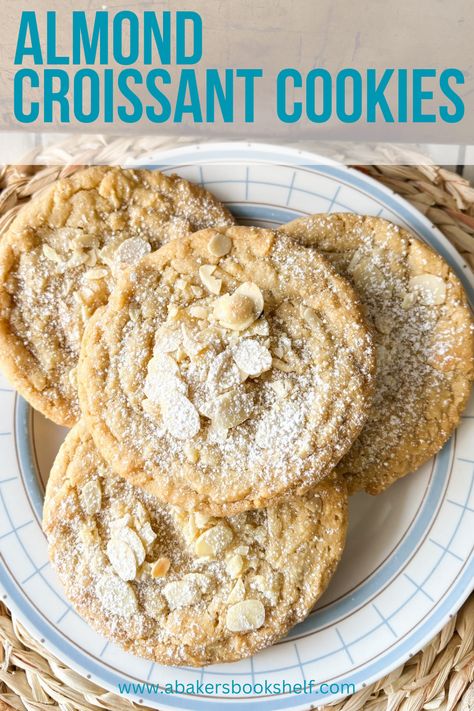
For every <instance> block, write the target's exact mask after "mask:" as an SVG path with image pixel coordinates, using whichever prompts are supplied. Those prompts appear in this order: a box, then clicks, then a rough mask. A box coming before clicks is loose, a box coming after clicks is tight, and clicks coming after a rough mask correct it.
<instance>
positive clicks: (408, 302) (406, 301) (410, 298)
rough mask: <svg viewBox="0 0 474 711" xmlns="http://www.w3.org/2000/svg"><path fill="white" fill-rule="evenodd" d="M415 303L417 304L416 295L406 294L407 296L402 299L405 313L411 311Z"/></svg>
mask: <svg viewBox="0 0 474 711" xmlns="http://www.w3.org/2000/svg"><path fill="white" fill-rule="evenodd" d="M415 303H416V294H414V293H413V292H411V291H409V292H407V293H406V294H405V296H404V297H403V299H402V309H403V310H404V311H408V309H411V307H412V306H414V305H415Z"/></svg>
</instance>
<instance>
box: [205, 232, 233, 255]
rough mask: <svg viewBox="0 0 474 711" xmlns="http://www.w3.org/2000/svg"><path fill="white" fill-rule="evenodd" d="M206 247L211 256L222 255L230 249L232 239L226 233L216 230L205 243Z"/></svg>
mask: <svg viewBox="0 0 474 711" xmlns="http://www.w3.org/2000/svg"><path fill="white" fill-rule="evenodd" d="M207 248H208V250H209V252H210V253H211V254H212V255H213V257H223V256H224V255H225V254H228V253H229V252H230V250H231V249H232V240H231V238H230V237H229V236H228V235H226V234H222V233H221V232H216V233H215V234H213V235H212V237H211V239H210V240H209V242H208V243H207Z"/></svg>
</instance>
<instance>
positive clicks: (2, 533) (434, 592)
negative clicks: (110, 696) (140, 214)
mask: <svg viewBox="0 0 474 711" xmlns="http://www.w3.org/2000/svg"><path fill="white" fill-rule="evenodd" d="M139 163H140V164H141V165H147V166H152V165H153V166H160V167H162V168H163V167H165V169H167V170H171V168H170V167H169V166H170V165H172V166H173V168H172V170H175V171H176V172H178V173H179V174H180V175H182V176H184V177H186V178H189V179H191V180H193V181H197V182H200V183H202V184H204V185H205V186H206V187H208V188H209V190H211V191H212V192H214V193H215V194H216V195H217V196H218V197H219V198H221V199H222V200H223V201H224V202H225V203H226V204H227V205H228V206H229V207H230V208H231V209H232V210H233V211H234V213H235V215H236V216H237V217H238V218H239V219H240V220H241V221H244V222H250V223H254V224H259V225H260V224H262V225H270V226H271V225H278V224H280V223H282V222H286V221H288V220H290V219H292V218H294V217H296V216H298V215H303V214H307V213H312V212H325V211H348V210H350V211H354V212H359V213H366V214H371V215H382V216H383V217H386V218H388V219H390V220H393V221H394V222H397V223H399V224H401V225H403V226H405V227H408V228H410V229H411V230H412V231H413V232H415V233H416V234H418V235H419V236H420V237H421V238H422V239H424V240H425V241H426V242H428V243H429V244H431V245H432V246H433V247H434V248H435V249H437V250H438V251H439V252H440V253H441V254H442V255H443V256H444V257H445V258H446V259H447V260H448V261H449V262H450V263H451V265H452V266H453V267H454V269H455V270H456V272H457V273H458V274H459V276H460V277H461V279H462V280H463V283H464V285H465V287H466V289H467V291H468V294H469V298H470V300H471V305H472V303H474V288H473V287H474V282H473V279H472V275H471V274H470V272H469V270H468V269H467V267H466V265H465V264H464V263H463V261H462V260H461V258H460V256H459V255H458V254H457V252H456V251H455V250H454V249H453V247H451V245H450V244H449V243H448V242H447V240H446V239H445V238H444V237H443V236H442V235H441V233H440V232H438V231H437V230H436V229H435V228H434V227H433V226H432V225H431V224H430V223H429V222H428V221H427V220H426V219H425V218H424V217H422V216H421V215H420V213H418V212H417V211H416V210H415V209H414V208H412V207H411V206H410V205H409V204H408V203H406V202H405V201H404V200H402V199H401V198H399V197H398V196H397V195H395V194H394V193H392V192H391V191H389V190H387V189H385V188H383V187H382V186H381V185H379V184H378V183H376V182H374V181H372V180H370V179H369V178H367V177H366V176H364V175H363V174H361V173H359V172H357V171H354V170H351V169H348V168H345V167H342V166H339V165H336V164H333V163H328V162H327V161H325V160H323V159H321V158H319V157H318V156H315V155H312V154H309V153H302V152H301V151H296V150H293V149H286V148H282V147H276V146H264V145H259V144H241V143H227V144H211V145H208V146H203V145H201V146H191V147H185V148H182V149H176V150H171V151H167V152H166V153H161V154H160V155H154V156H144V157H143V158H142V159H141V160H140V161H139ZM2 386H3V387H2V389H1V392H0V405H1V409H0V460H1V462H2V466H1V475H0V505H1V509H0V510H1V513H0V517H1V518H0V521H1V523H0V550H1V553H2V557H3V569H2V570H1V571H0V572H1V580H2V587H3V592H4V599H5V601H6V602H7V604H8V605H9V606H11V607H12V608H13V610H14V611H15V613H16V614H17V615H18V617H19V618H20V619H21V620H22V621H23V622H24V624H25V625H26V626H27V627H28V629H29V630H30V631H31V632H32V633H33V634H34V635H36V636H37V637H38V638H39V639H40V640H41V642H42V643H43V644H44V645H45V646H46V647H47V648H48V649H50V650H51V651H52V652H54V653H55V654H56V655H57V656H58V657H60V659H62V660H63V661H64V662H65V663H66V664H68V665H70V666H71V667H73V668H74V669H77V670H78V671H79V672H81V673H82V674H84V676H87V677H88V678H89V679H91V680H92V681H94V682H96V683H98V684H100V685H103V686H105V687H107V688H110V689H111V690H113V691H117V689H118V687H117V685H118V683H123V682H127V681H150V682H153V683H159V684H164V683H166V682H169V681H171V682H173V681H174V680H178V681H180V682H184V683H187V682H196V681H202V680H204V682H214V683H215V682H229V681H230V680H231V679H234V680H235V681H236V682H239V683H241V684H244V683H250V684H252V683H261V682H264V681H265V680H267V681H268V682H275V681H279V682H281V681H282V680H283V679H285V680H286V681H288V682H290V683H301V682H302V681H303V680H304V679H306V680H307V681H309V680H310V679H314V680H316V681H317V682H329V683H341V682H345V683H354V684H355V686H356V688H357V689H359V688H361V687H363V686H365V685H366V684H369V683H370V682H372V681H374V680H376V679H378V678H380V677H381V676H383V675H384V674H386V673H387V672H389V671H390V670H392V669H393V668H395V667H396V666H398V665H400V664H403V663H404V662H405V661H406V660H407V658H408V657H410V656H411V655H413V654H414V653H415V652H417V651H418V650H419V649H420V648H421V647H422V646H423V645H424V644H425V643H426V642H427V641H428V640H429V639H430V638H431V637H432V636H433V635H434V634H435V633H436V632H437V631H438V630H439V629H440V628H441V627H442V626H443V625H445V624H446V622H447V621H448V619H449V617H450V616H451V615H453V614H454V613H455V612H456V610H457V609H458V608H459V607H460V605H461V604H462V602H463V601H464V599H465V598H466V597H467V595H468V593H469V591H470V589H471V586H472V581H473V572H474V557H473V543H474V534H473V531H474V493H473V483H474V445H473V441H474V439H473V438H474V404H471V406H470V409H469V410H468V412H467V413H466V415H465V416H464V418H463V420H462V424H461V426H460V427H459V429H458V431H457V432H456V434H455V435H454V436H453V438H452V439H451V440H450V442H449V443H448V444H447V445H446V446H445V447H444V449H443V450H442V452H440V453H439V454H438V456H437V457H435V458H434V459H433V460H432V461H431V462H429V463H428V464H426V465H425V466H424V467H422V468H421V469H420V471H418V472H417V473H416V474H413V475H410V476H409V477H407V478H405V479H404V480H402V481H399V482H398V483H397V484H395V485H394V486H393V487H391V488H390V489H389V490H388V491H387V492H385V493H384V494H383V495H381V496H379V497H377V498H371V497H369V496H366V495H364V494H358V495H357V496H355V497H353V499H352V501H351V517H350V530H349V536H348V544H347V549H346V552H345V554H344V557H343V560H342V562H341V564H340V566H339V569H338V571H337V573H336V576H335V578H334V579H333V581H332V583H331V585H330V587H329V589H328V591H327V592H326V594H325V595H324V597H323V599H322V600H321V601H320V604H319V605H318V607H317V610H316V611H315V612H314V613H313V614H312V615H311V616H310V617H309V618H308V619H307V620H306V621H305V622H303V623H302V624H300V625H299V626H298V627H296V628H295V629H294V630H293V631H292V632H291V633H290V635H289V636H288V637H287V638H286V639H285V640H283V641H282V642H280V643H279V644H277V645H275V646H274V647H272V648H271V649H268V650H266V651H264V652H262V653H260V654H257V655H256V656H255V657H253V658H252V659H249V660H245V661H242V662H240V663H237V664H230V665H220V666H213V667H206V668H205V669H187V668H186V669H177V668H166V667H158V666H157V665H155V664H151V663H150V662H147V661H142V660H140V659H137V658H135V657H132V656H131V655H128V654H125V653H124V652H122V651H120V650H119V649H117V648H116V647H115V646H113V645H111V644H108V643H107V642H106V641H105V640H104V639H103V638H101V637H100V636H99V635H97V634H95V633H94V632H93V631H92V630H91V629H90V628H89V627H88V626H87V625H86V623H85V622H83V621H82V620H81V619H80V618H79V617H78V615H76V613H75V612H74V611H73V610H72V609H71V607H70V606H69V604H68V603H67V601H66V600H65V599H64V596H63V593H62V590H61V587H60V586H59V584H58V582H57V580H56V577H55V575H54V573H53V572H52V571H51V569H50V566H49V564H48V562H47V551H46V543H45V539H44V536H43V534H42V532H41V526H40V520H41V506H42V494H43V482H44V481H45V479H46V477H47V475H48V470H49V467H50V465H51V462H52V460H53V458H54V454H55V452H56V451H57V447H58V446H59V443H60V441H61V439H62V438H63V436H64V431H63V430H61V428H59V427H55V426H54V425H52V424H51V423H49V422H47V421H46V420H44V418H42V417H41V416H40V415H38V414H37V413H36V412H33V411H32V410H31V409H30V408H29V406H28V405H26V403H25V402H24V401H23V400H21V399H20V398H19V397H17V395H16V394H15V393H14V392H13V391H12V390H11V389H9V387H8V385H7V384H6V383H2ZM334 692H335V693H332V694H331V693H330V694H327V695H322V694H320V693H319V694H314V693H313V694H306V695H296V694H291V693H288V694H283V695H280V696H270V697H269V696H266V697H265V696H264V695H255V694H246V695H243V696H241V697H240V698H238V699H237V698H234V699H233V707H235V708H236V709H248V708H259V707H260V706H261V705H263V704H265V708H266V709H277V708H278V709H284V708H308V707H309V705H310V704H311V703H313V704H314V703H326V702H329V701H334V700H335V699H336V698H338V697H340V696H341V695H343V694H341V692H340V691H336V689H335V687H334ZM129 698H134V699H135V700H139V701H140V700H142V703H146V704H148V705H151V706H159V707H160V708H162V709H163V708H180V709H183V708H185V709H203V708H209V707H214V706H216V707H218V705H219V704H221V703H222V700H223V699H224V700H227V701H229V700H230V697H229V696H224V697H222V696H220V695H219V694H217V695H215V696H208V695H206V694H202V693H195V694H194V695H192V696H183V695H180V694H176V695H157V694H156V693H154V692H150V693H148V692H146V691H144V693H137V694H131V695H130V696H129Z"/></svg>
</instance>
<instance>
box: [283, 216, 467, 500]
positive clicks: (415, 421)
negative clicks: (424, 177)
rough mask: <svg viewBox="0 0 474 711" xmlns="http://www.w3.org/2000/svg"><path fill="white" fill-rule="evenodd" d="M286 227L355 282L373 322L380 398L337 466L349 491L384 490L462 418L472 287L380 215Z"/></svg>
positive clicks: (431, 451) (305, 221)
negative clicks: (466, 289)
mask: <svg viewBox="0 0 474 711" xmlns="http://www.w3.org/2000/svg"><path fill="white" fill-rule="evenodd" d="M282 230H283V232H285V233H286V234H287V235H289V236H290V237H292V238H293V239H294V240H296V241H298V242H299V243H301V244H304V245H307V246H312V247H315V248H316V249H317V250H318V252H321V253H322V254H324V255H325V256H326V257H327V258H328V259H329V260H330V261H331V262H332V264H333V265H334V266H335V267H336V268H337V270H338V271H339V273H340V274H342V275H343V276H345V277H347V278H348V279H349V280H350V281H351V282H352V284H353V286H354V287H355V289H356V290H357V291H358V293H359V295H360V297H361V300H362V303H363V305H364V307H365V312H366V316H367V319H368V320H369V322H370V323H371V325H372V328H373V334H374V339H375V343H376V346H377V354H378V356H377V377H376V386H375V395H374V401H373V405H372V409H371V411H370V415H369V418H368V420H367V422H366V424H365V425H364V428H363V430H362V433H361V434H360V436H359V438H358V439H357V440H356V442H355V443H354V445H353V446H352V448H351V449H350V451H349V452H348V453H347V454H346V456H345V457H344V458H343V459H342V461H341V462H340V464H339V466H338V468H337V471H338V472H340V473H344V474H346V475H347V477H348V480H349V488H350V490H351V491H352V492H354V491H358V490H360V489H365V490H366V491H367V492H369V493H371V494H378V493H380V492H382V491H384V489H386V488H387V487H388V486H389V485H390V484H392V483H393V482H395V481H396V480H397V479H399V478H400V477H403V476H405V475H406V474H408V473H409V472H412V471H414V470H415V469H417V468H418V467H419V466H421V465H422V464H423V463H424V462H425V461H427V460H428V459H429V458H430V457H431V456H433V455H434V454H435V453H436V452H437V451H438V450H439V449H440V448H441V446H442V445H443V444H444V443H445V442H446V440H447V439H448V438H449V436H450V435H451V434H452V432H453V430H454V428H455V427H456V425H457V424H458V422H459V418H460V416H461V413H462V411H463V409H464V407H465V405H466V403H467V400H468V397H469V394H470V391H471V386H472V381H473V374H474V362H473V358H474V340H473V324H472V317H471V312H470V309H469V305H468V303H467V298H466V294H465V292H464V290H463V288H462V285H461V283H460V282H459V280H458V279H457V277H456V276H455V274H454V273H453V271H452V269H451V268H450V267H449V265H448V264H447V263H446V262H445V261H444V260H443V259H442V257H441V256H440V255H439V254H437V253H435V252H434V251H433V250H432V249H430V248H429V247H428V246H427V245H426V244H424V243H423V242H421V241H420V240H418V239H417V238H416V237H414V236H413V235H412V234H410V233H409V232H407V231H406V230H403V229H402V228H400V227H397V226H396V225H394V224H392V223H390V222H388V221H387V220H384V219H382V218H377V217H365V216H360V215H354V214H348V213H341V214H330V215H313V216H311V217H304V218H300V219H298V220H295V221H293V222H290V223H289V224H288V225H285V226H284V227H283V228H282Z"/></svg>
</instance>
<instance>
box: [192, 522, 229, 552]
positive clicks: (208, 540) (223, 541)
mask: <svg viewBox="0 0 474 711" xmlns="http://www.w3.org/2000/svg"><path fill="white" fill-rule="evenodd" d="M233 538H234V534H233V533H232V531H231V529H230V528H229V527H228V526H227V525H226V524H225V523H224V522H223V521H221V522H220V523H218V524H217V525H216V526H213V527H212V528H208V529H207V530H206V531H204V532H203V533H201V535H200V536H199V538H198V539H197V540H196V543H195V545H194V550H195V552H196V555H198V556H199V557H204V556H209V557H211V558H214V557H215V556H217V555H219V554H220V553H223V551H225V549H226V548H227V547H228V546H229V545H230V543H231V542H232V539H233Z"/></svg>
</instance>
